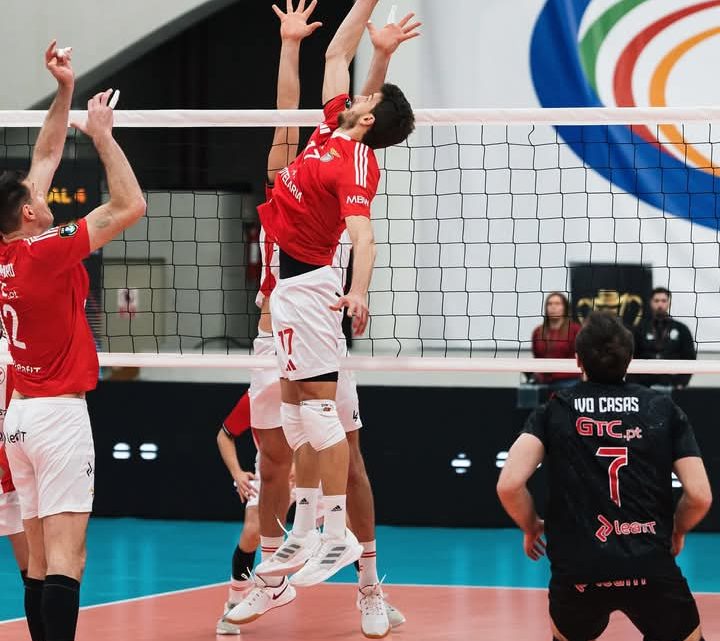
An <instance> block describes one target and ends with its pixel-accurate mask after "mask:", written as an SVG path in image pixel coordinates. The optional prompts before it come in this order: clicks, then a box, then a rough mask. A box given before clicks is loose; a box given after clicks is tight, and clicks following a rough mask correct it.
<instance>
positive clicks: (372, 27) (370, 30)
mask: <svg viewBox="0 0 720 641" xmlns="http://www.w3.org/2000/svg"><path fill="white" fill-rule="evenodd" d="M367 30H368V33H369V34H370V35H371V36H373V35H375V34H376V33H377V29H376V28H375V25H374V24H373V23H372V20H368V21H367Z"/></svg>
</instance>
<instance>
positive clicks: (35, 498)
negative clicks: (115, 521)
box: [5, 397, 95, 519]
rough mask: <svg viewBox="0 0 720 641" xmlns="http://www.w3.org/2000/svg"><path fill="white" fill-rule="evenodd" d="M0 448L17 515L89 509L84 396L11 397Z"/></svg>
mask: <svg viewBox="0 0 720 641" xmlns="http://www.w3.org/2000/svg"><path fill="white" fill-rule="evenodd" d="M5 447H6V450H7V455H8V461H9V462H10V469H11V470H12V475H13V483H14V484H15V489H16V490H17V493H18V496H19V497H20V509H21V511H22V518H23V519H31V518H35V517H39V518H41V519H42V518H45V517H46V516H52V515H53V514H61V513H62V512H92V504H93V496H94V493H95V448H94V444H93V437H92V430H91V428H90V417H89V415H88V410H87V404H86V403H85V400H84V399H80V398H57V397H55V398H29V399H22V400H20V399H13V400H12V401H11V402H10V407H9V408H8V412H7V416H6V417H5Z"/></svg>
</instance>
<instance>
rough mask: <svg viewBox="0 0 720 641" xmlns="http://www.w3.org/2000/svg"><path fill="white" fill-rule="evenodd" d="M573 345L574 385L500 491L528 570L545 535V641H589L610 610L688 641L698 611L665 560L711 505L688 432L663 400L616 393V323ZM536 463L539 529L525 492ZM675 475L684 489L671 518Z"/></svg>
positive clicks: (620, 364) (593, 321)
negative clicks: (541, 509) (545, 496)
mask: <svg viewBox="0 0 720 641" xmlns="http://www.w3.org/2000/svg"><path fill="white" fill-rule="evenodd" d="M575 345H576V351H577V360H578V365H579V366H580V367H581V369H582V371H583V381H584V382H582V383H580V384H578V385H577V386H576V387H574V388H573V389H568V390H563V391H560V392H557V393H556V394H555V396H554V397H553V398H552V399H551V400H550V401H549V402H548V403H547V404H545V405H544V406H542V407H540V408H538V409H537V410H536V411H535V412H534V413H533V414H532V415H531V416H530V418H529V419H528V421H527V423H526V425H525V428H524V433H523V434H522V435H521V436H520V437H519V438H518V440H517V441H516V442H515V444H514V445H513V446H512V449H511V450H510V452H509V455H508V459H507V461H506V463H505V467H504V468H503V470H502V473H501V475H500V480H499V482H498V494H499V496H500V500H501V501H502V504H503V506H504V507H505V509H506V510H507V512H508V514H509V515H510V516H511V517H512V519H513V520H514V521H515V522H516V523H517V524H518V526H519V527H520V528H521V529H522V530H523V532H524V533H525V538H524V548H525V552H526V554H527V555H528V556H529V557H530V558H531V559H536V560H537V559H538V558H539V557H540V556H542V554H543V553H544V548H545V544H544V542H543V540H542V538H541V537H542V534H543V531H544V532H545V533H546V535H547V553H548V557H549V558H550V562H551V566H552V578H551V580H550V617H551V619H552V627H553V633H554V636H555V639H556V640H559V641H588V640H590V639H597V638H598V637H599V636H600V635H601V634H602V633H603V631H604V630H605V628H606V627H607V625H608V621H609V617H610V614H611V613H612V612H613V611H616V610H617V611H620V612H624V613H625V614H626V615H627V617H628V618H629V619H630V620H631V621H632V622H633V623H634V624H635V626H636V627H637V628H638V629H639V630H640V631H641V632H642V633H643V635H645V639H648V640H650V639H652V641H685V640H687V641H698V640H700V639H702V633H701V631H700V619H699V615H698V610H697V607H696V605H695V601H694V599H693V597H692V594H691V593H690V590H689V588H688V585H687V582H686V581H685V579H684V578H683V576H682V573H681V572H680V569H679V568H678V566H677V564H676V563H675V559H674V557H675V556H677V555H678V554H679V553H680V551H681V550H682V548H683V545H684V542H685V535H686V534H687V533H688V532H689V531H690V530H691V529H693V528H694V527H695V526H696V525H697V524H698V523H699V522H700V521H701V520H702V519H703V517H704V516H705V514H706V513H707V511H708V509H709V508H710V503H711V500H712V498H711V492H710V484H709V482H708V478H707V474H706V472H705V467H704V465H703V461H702V458H700V450H699V449H698V446H697V443H696V442H695V436H694V434H693V430H692V428H691V426H690V423H689V422H688V419H687V416H686V415H685V414H684V412H683V411H682V410H681V409H680V408H678V407H677V405H675V404H674V403H673V401H672V399H671V398H670V397H669V396H668V395H665V394H662V393H660V392H656V391H653V390H649V389H648V388H646V387H642V386H640V385H633V384H629V383H625V382H624V378H625V373H626V371H627V368H628V365H629V364H630V360H631V359H632V354H633V339H632V334H630V332H629V331H628V330H627V329H625V327H623V325H622V323H621V322H620V321H619V320H618V319H617V318H616V317H615V316H610V315H608V314H606V313H602V312H594V313H592V314H591V315H590V316H589V317H588V320H587V322H586V324H585V326H584V327H583V329H582V330H581V331H580V333H579V334H578V337H577V340H576V344H575ZM542 461H544V462H545V467H546V468H547V474H548V485H549V495H550V499H549V502H548V505H547V516H546V519H545V522H544V523H543V521H542V520H540V518H539V517H538V515H537V513H536V512H535V508H534V506H533V500H532V497H531V496H530V494H529V492H528V490H527V488H526V482H527V481H528V479H529V478H530V477H531V476H532V475H533V473H534V472H535V470H536V469H537V467H538V465H539V464H540V463H541V462H542ZM673 470H674V471H675V473H676V474H677V476H678V478H679V479H680V481H681V482H682V484H683V495H682V498H681V499H680V503H679V504H678V506H677V508H676V509H675V510H673V493H672V481H671V473H672V472H673Z"/></svg>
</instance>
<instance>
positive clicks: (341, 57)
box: [322, 0, 378, 104]
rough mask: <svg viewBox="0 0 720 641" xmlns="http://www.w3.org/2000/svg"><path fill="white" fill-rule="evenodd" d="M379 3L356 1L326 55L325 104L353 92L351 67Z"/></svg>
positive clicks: (323, 97)
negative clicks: (351, 88) (366, 26)
mask: <svg viewBox="0 0 720 641" xmlns="http://www.w3.org/2000/svg"><path fill="white" fill-rule="evenodd" d="M377 3H378V0H355V4H354V5H353V7H352V9H350V11H349V13H348V14H347V16H345V20H343V22H342V24H341V25H340V28H339V29H338V30H337V33H336V34H335V37H334V38H333V39H332V42H331V43H330V45H329V46H328V48H327V52H326V53H325V79H324V81H323V93H322V101H323V104H325V103H326V102H328V101H329V100H332V99H333V98H335V97H336V96H339V95H340V94H343V93H347V92H348V91H350V63H351V62H352V61H353V58H354V57H355V54H356V53H357V49H358V46H359V44H360V39H361V38H362V35H363V31H365V25H367V23H368V20H370V16H371V15H372V12H373V10H374V9H375V7H376V6H377Z"/></svg>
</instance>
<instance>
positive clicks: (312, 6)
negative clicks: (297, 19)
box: [304, 0, 318, 18]
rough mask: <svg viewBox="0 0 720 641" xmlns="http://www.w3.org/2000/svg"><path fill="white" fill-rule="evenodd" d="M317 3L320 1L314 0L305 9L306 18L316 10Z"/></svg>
mask: <svg viewBox="0 0 720 641" xmlns="http://www.w3.org/2000/svg"><path fill="white" fill-rule="evenodd" d="M317 3H318V0H312V2H311V3H310V6H308V8H307V9H305V14H304V15H305V17H306V18H309V17H310V16H311V15H312V14H313V12H314V11H315V7H317Z"/></svg>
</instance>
